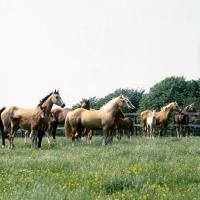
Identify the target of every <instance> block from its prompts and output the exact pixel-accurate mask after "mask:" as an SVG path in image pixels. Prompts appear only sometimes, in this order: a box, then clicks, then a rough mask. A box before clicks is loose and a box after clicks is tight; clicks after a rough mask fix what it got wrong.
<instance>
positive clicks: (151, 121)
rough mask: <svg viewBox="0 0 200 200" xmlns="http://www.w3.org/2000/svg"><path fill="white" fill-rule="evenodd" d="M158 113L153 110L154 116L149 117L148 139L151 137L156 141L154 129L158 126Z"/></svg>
mask: <svg viewBox="0 0 200 200" xmlns="http://www.w3.org/2000/svg"><path fill="white" fill-rule="evenodd" d="M155 115H156V111H155V110H152V116H151V117H147V137H148V135H149V138H150V139H151V138H153V139H154V129H155V126H156V117H155Z"/></svg>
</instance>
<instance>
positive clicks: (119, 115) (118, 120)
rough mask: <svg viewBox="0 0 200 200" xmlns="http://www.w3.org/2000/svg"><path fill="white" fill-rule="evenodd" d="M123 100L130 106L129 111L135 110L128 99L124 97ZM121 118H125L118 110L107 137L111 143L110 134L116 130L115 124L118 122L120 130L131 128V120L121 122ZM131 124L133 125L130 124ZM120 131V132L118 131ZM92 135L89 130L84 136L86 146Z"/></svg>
mask: <svg viewBox="0 0 200 200" xmlns="http://www.w3.org/2000/svg"><path fill="white" fill-rule="evenodd" d="M125 100H126V102H127V104H128V105H129V106H130V109H131V110H134V109H135V106H134V105H133V104H132V103H131V101H130V100H129V99H128V97H126V98H125ZM117 118H120V119H117ZM122 118H125V116H124V114H123V113H122V111H121V110H118V111H117V113H116V115H115V120H114V124H113V125H112V126H111V127H110V130H109V134H108V136H107V137H109V139H110V142H111V143H112V142H113V135H112V133H113V130H114V129H115V128H117V124H116V122H118V123H120V126H119V127H120V129H123V128H122V127H123V126H124V128H125V127H126V128H125V129H128V128H127V127H128V126H129V125H130V127H131V123H132V122H133V121H132V122H131V120H132V119H130V120H129V119H127V118H126V119H125V120H122ZM132 124H133V123H132ZM120 131H121V130H120ZM120 131H118V132H117V133H118V135H119V137H120V136H121V135H120ZM93 133H94V130H90V131H89V133H88V134H87V135H86V136H87V143H88V144H91V143H92V136H93ZM118 135H117V137H118Z"/></svg>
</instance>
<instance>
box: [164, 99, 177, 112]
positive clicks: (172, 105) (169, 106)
mask: <svg viewBox="0 0 200 200" xmlns="http://www.w3.org/2000/svg"><path fill="white" fill-rule="evenodd" d="M167 109H170V110H172V111H177V112H179V113H181V109H180V107H179V105H178V104H177V102H172V103H170V104H168V105H167V106H165V107H163V108H161V110H162V111H166V110H167Z"/></svg>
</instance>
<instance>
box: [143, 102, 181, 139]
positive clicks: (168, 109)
mask: <svg viewBox="0 0 200 200" xmlns="http://www.w3.org/2000/svg"><path fill="white" fill-rule="evenodd" d="M173 111H177V112H179V113H180V112H181V109H180V108H179V106H178V104H177V102H172V103H170V104H168V105H167V106H165V107H163V108H161V111H159V112H156V115H155V118H156V125H159V126H160V129H159V137H160V136H162V127H163V126H164V129H165V134H164V136H166V133H167V126H168V124H169V119H170V116H171V114H172V112H173ZM151 116H152V111H151V110H145V111H143V112H141V114H140V118H141V123H142V130H143V134H144V137H145V138H146V137H147V123H146V122H147V117H151Z"/></svg>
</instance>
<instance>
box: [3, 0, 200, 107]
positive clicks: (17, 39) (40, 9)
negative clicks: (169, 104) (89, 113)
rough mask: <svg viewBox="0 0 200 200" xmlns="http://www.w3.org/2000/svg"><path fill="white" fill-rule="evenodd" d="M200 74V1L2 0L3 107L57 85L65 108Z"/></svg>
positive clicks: (29, 103) (28, 103)
mask: <svg viewBox="0 0 200 200" xmlns="http://www.w3.org/2000/svg"><path fill="white" fill-rule="evenodd" d="M171 76H184V77H185V78H186V80H192V79H193V80H198V78H200V1H199V0H187V1H185V0H160V1H158V0H152V1H149V0H142V1H141V0H53V1H52V0H42V1H41V0H34V1H33V0H1V1H0V87H1V95H0V108H1V107H3V106H6V107H8V106H11V105H16V106H20V107H24V108H32V107H34V106H36V105H37V104H38V103H39V100H41V99H42V98H43V97H45V96H46V95H48V94H49V93H50V92H52V91H53V90H54V89H59V91H60V94H61V97H62V99H63V100H64V102H65V104H66V106H67V107H71V106H72V105H74V104H76V103H78V102H79V101H80V100H81V99H82V98H90V97H94V96H96V97H97V98H101V97H104V96H106V95H107V94H109V93H112V92H114V91H115V90H116V89H119V88H129V89H137V88H138V89H145V90H146V92H148V91H149V88H150V87H152V86H153V85H154V84H156V83H158V82H160V81H162V80H164V79H165V78H166V77H171Z"/></svg>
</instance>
